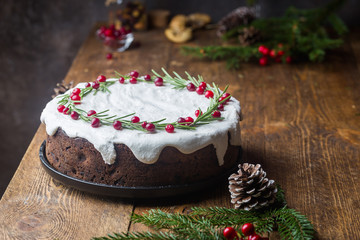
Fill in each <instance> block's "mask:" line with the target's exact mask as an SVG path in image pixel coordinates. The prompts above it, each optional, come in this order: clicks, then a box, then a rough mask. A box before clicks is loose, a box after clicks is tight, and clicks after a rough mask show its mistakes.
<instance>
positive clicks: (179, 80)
mask: <svg viewBox="0 0 360 240" xmlns="http://www.w3.org/2000/svg"><path fill="white" fill-rule="evenodd" d="M161 70H162V71H163V74H164V75H163V76H162V75H160V74H158V73H157V72H155V71H154V70H152V72H153V73H154V75H155V77H161V78H163V80H164V82H165V83H168V84H170V85H172V86H174V88H175V89H184V88H186V86H187V84H188V83H190V82H191V83H193V84H194V85H195V86H196V87H198V86H199V85H200V83H201V82H203V81H204V79H203V78H202V76H200V75H198V77H197V78H195V77H193V76H191V75H190V74H189V73H188V72H185V74H186V76H187V79H186V78H183V77H181V76H180V75H179V74H178V73H176V72H173V74H174V76H171V75H170V74H169V73H168V72H167V71H166V70H165V69H164V68H162V69H161ZM115 75H116V77H123V78H124V79H125V80H129V79H130V78H131V76H129V75H123V74H120V73H118V72H117V71H115ZM155 77H152V78H151V80H144V79H143V78H136V79H137V81H139V82H148V83H154V79H155ZM116 82H117V80H107V81H105V82H99V87H98V88H97V89H94V88H93V87H91V86H89V87H85V88H82V89H80V94H79V95H80V97H81V99H83V98H85V97H86V96H87V95H88V94H90V93H91V92H93V94H94V95H95V94H97V93H98V92H99V91H101V92H104V93H108V94H111V91H110V89H109V87H110V86H111V85H113V84H115V83H116ZM227 88H228V86H226V88H225V90H224V91H221V90H220V89H219V88H218V86H216V84H214V83H213V84H211V85H210V84H207V88H206V89H207V90H211V91H212V92H213V93H214V97H213V98H211V99H210V104H209V107H208V108H207V110H206V111H205V112H202V111H201V109H199V110H200V111H201V114H200V115H199V116H198V117H197V118H196V119H195V120H194V122H182V123H178V122H165V120H166V118H163V119H160V120H157V121H152V122H151V123H152V124H154V125H155V129H158V130H164V129H165V127H166V126H167V125H168V124H171V125H173V126H174V128H177V129H186V130H195V129H196V128H197V127H198V126H201V125H204V124H208V123H210V122H212V121H218V120H223V119H224V118H223V117H213V116H212V113H213V112H214V111H215V110H216V109H217V108H218V106H219V105H220V104H223V103H224V102H225V101H227V99H229V98H230V96H229V97H227V98H226V99H224V100H222V101H220V102H219V99H220V97H221V96H222V95H223V94H224V93H225V92H226V91H227ZM58 98H59V99H60V100H59V101H58V105H64V106H65V107H67V108H69V111H70V112H72V111H76V112H77V113H78V114H79V118H80V119H81V120H83V121H86V122H91V120H92V119H93V118H95V117H96V118H98V119H99V120H100V123H101V124H102V125H111V124H112V123H113V122H114V121H120V120H121V122H122V127H123V128H127V129H133V130H140V131H146V130H145V129H144V128H143V127H142V126H141V124H142V123H144V122H145V121H142V122H138V123H133V122H132V121H131V120H129V119H126V118H128V117H131V116H133V115H135V114H136V113H130V114H126V115H124V116H117V115H109V109H107V110H103V111H101V112H99V113H96V114H94V115H91V116H88V115H87V112H86V111H85V110H83V109H81V108H80V107H79V106H78V105H77V103H81V101H73V100H71V95H70V94H63V95H60V96H59V97H58Z"/></svg>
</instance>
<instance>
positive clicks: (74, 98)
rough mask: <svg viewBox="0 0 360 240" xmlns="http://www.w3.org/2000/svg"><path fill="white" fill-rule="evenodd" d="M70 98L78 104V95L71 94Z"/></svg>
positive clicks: (79, 98) (79, 99)
mask: <svg viewBox="0 0 360 240" xmlns="http://www.w3.org/2000/svg"><path fill="white" fill-rule="evenodd" d="M71 100H73V101H76V102H74V104H80V103H79V101H81V97H80V96H79V95H72V96H71Z"/></svg>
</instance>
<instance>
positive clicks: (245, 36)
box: [238, 26, 260, 46]
mask: <svg viewBox="0 0 360 240" xmlns="http://www.w3.org/2000/svg"><path fill="white" fill-rule="evenodd" d="M238 38H239V42H240V44H241V45H243V46H249V45H251V44H253V43H255V42H256V41H258V40H259V39H260V32H259V31H258V30H257V29H255V28H254V27H253V26H250V27H245V28H243V29H241V31H239V36H238Z"/></svg>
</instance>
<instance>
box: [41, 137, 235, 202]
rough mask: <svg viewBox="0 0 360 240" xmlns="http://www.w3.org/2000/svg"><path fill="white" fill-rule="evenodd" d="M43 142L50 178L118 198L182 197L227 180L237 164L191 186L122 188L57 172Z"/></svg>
mask: <svg viewBox="0 0 360 240" xmlns="http://www.w3.org/2000/svg"><path fill="white" fill-rule="evenodd" d="M45 145H46V141H44V142H43V143H42V144H41V146H40V151H39V156H40V160H41V163H42V166H43V167H44V169H45V170H46V172H47V173H48V174H50V176H51V177H53V178H54V179H56V180H58V181H59V182H61V183H62V184H64V185H66V186H69V187H72V188H75V189H78V190H80V191H84V192H88V193H93V194H97V195H103V196H112V197H120V198H160V197H171V196H175V195H183V194H188V193H191V192H196V191H201V190H204V189H205V188H208V187H209V186H214V185H215V184H219V183H221V182H223V181H224V180H225V179H227V178H228V177H229V176H230V175H231V174H232V173H234V172H236V171H237V168H238V166H237V164H236V166H234V167H233V168H232V169H230V170H229V171H227V172H225V173H224V174H222V175H219V176H217V177H212V178H211V179H209V180H204V181H200V182H195V183H191V184H180V185H166V186H151V187H144V186H137V187H123V186H114V185H107V184H100V183H94V182H87V181H84V180H81V179H77V178H74V177H70V176H68V175H66V174H64V173H61V172H59V171H57V170H56V169H55V168H53V166H51V164H50V163H49V161H48V160H47V158H46V154H45ZM239 151H240V153H239V159H238V163H240V160H241V155H242V149H241V148H240V150H239Z"/></svg>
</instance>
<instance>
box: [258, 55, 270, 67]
mask: <svg viewBox="0 0 360 240" xmlns="http://www.w3.org/2000/svg"><path fill="white" fill-rule="evenodd" d="M259 64H260V65H261V66H266V65H267V64H268V58H267V57H261V58H260V59H259Z"/></svg>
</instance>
